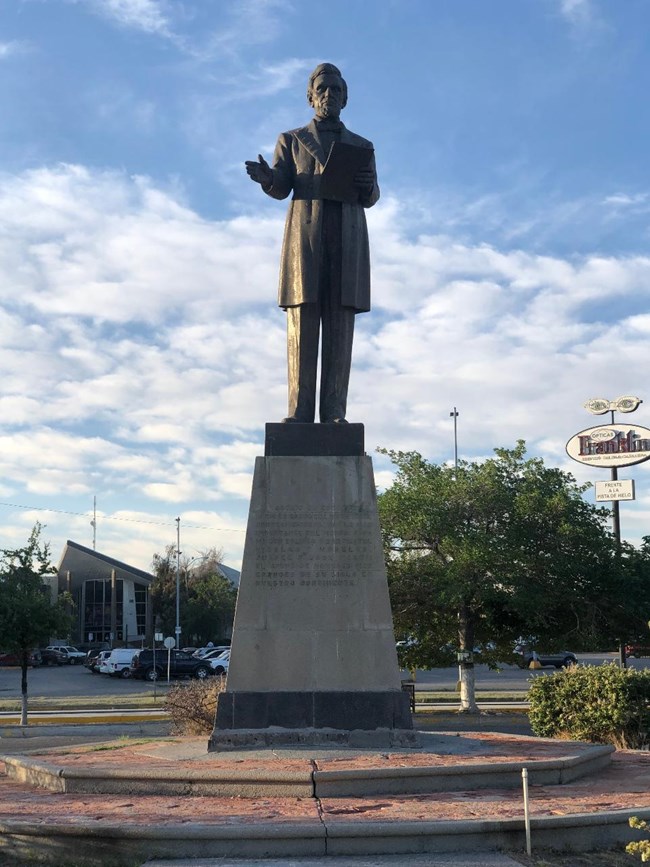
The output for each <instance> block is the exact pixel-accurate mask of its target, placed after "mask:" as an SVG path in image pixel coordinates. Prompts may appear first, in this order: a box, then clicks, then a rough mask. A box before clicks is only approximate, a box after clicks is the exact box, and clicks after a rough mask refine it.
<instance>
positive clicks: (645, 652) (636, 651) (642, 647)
mask: <svg viewBox="0 0 650 867" xmlns="http://www.w3.org/2000/svg"><path fill="white" fill-rule="evenodd" d="M625 655H626V656H634V657H636V659H639V658H640V657H642V656H650V645H648V644H643V643H641V642H639V643H634V644H626V645H625Z"/></svg>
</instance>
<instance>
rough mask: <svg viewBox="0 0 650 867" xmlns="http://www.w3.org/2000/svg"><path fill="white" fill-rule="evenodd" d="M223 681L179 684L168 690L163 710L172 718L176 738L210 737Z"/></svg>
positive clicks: (211, 678)
mask: <svg viewBox="0 0 650 867" xmlns="http://www.w3.org/2000/svg"><path fill="white" fill-rule="evenodd" d="M224 684H225V678H223V677H210V678H206V679H205V680H188V681H180V682H179V683H175V684H174V685H173V686H171V687H170V689H169V692H168V693H167V698H166V700H165V704H164V708H165V710H167V711H168V712H169V715H170V716H171V718H172V732H173V734H176V735H204V734H210V733H211V732H212V729H213V728H214V717H215V713H216V710H217V696H218V695H219V693H220V692H223V688H224Z"/></svg>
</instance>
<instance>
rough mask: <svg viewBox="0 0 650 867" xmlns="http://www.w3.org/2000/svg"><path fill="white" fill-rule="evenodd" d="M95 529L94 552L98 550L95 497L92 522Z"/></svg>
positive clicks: (94, 498)
mask: <svg viewBox="0 0 650 867" xmlns="http://www.w3.org/2000/svg"><path fill="white" fill-rule="evenodd" d="M90 526H91V527H92V528H93V551H95V550H96V549H97V497H96V496H95V497H93V519H92V521H91V522H90Z"/></svg>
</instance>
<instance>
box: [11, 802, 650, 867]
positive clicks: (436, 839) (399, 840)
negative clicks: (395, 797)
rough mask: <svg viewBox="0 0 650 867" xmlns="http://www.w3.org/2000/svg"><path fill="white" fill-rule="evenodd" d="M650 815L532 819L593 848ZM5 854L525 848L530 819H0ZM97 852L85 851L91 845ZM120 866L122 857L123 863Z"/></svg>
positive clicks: (569, 844)
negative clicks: (202, 821) (143, 821)
mask: <svg viewBox="0 0 650 867" xmlns="http://www.w3.org/2000/svg"><path fill="white" fill-rule="evenodd" d="M633 815H636V816H639V817H640V818H643V819H646V820H647V819H650V809H648V808H645V809H639V810H637V809H631V810H617V811H612V812H607V813H580V814H576V815H574V816H560V817H557V816H542V817H538V818H533V819H532V820H531V834H532V840H533V846H534V847H535V848H536V849H556V850H561V849H567V850H571V851H593V850H596V849H607V848H611V847H612V846H614V845H623V844H624V843H626V842H629V840H630V839H640V838H641V832H637V831H634V830H633V829H630V827H629V824H628V820H629V818H630V817H631V816H633ZM0 835H2V836H1V839H0V852H2V851H12V852H13V853H19V854H20V855H21V857H25V856H32V857H34V856H36V857H39V858H41V859H43V858H45V859H48V860H49V861H50V863H52V862H53V861H54V863H57V862H56V860H54V859H58V860H59V862H60V861H61V860H62V859H64V858H66V857H70V856H71V855H72V854H74V860H75V863H78V864H80V865H81V864H88V865H91V864H93V865H96V864H97V863H98V858H99V857H109V858H112V859H113V862H112V863H115V861H116V859H123V863H124V864H126V863H129V862H130V863H132V862H133V859H134V858H142V859H144V860H149V859H152V858H165V859H173V858H205V857H212V858H215V857H227V856H229V857H239V858H255V857H257V858H272V857H300V856H303V857H304V856H317V857H318V856H320V857H323V856H335V855H380V854H381V855H389V854H408V853H424V852H427V853H433V854H443V853H454V852H459V851H466V852H478V851H483V852H485V851H490V850H494V849H498V850H501V851H506V852H507V851H521V850H522V849H523V848H524V845H525V829H524V821H523V819H482V820H468V821H462V820H457V821H440V822H427V821H422V822H363V823H361V822H336V821H335V822H331V823H330V822H328V820H327V817H324V818H323V819H322V821H321V822H320V823H317V822H312V821H308V820H307V821H302V822H295V823H288V822H287V823H269V824H265V825H250V824H242V823H236V824H229V825H207V824H199V823H195V824H194V823H192V824H184V825H182V826H175V827H172V826H169V825H161V824H159V825H154V824H142V825H137V826H135V825H131V826H129V825H125V824H124V823H112V822H111V823H106V824H99V823H98V822H97V821H88V820H84V821H80V822H79V823H77V824H76V825H67V826H66V825H52V824H45V825H44V824H40V823H35V822H20V821H10V822H0ZM81 841H85V842H86V843H87V844H89V846H90V847H91V850H92V854H89V855H88V856H84V855H81V856H80V854H79V853H80V852H83V851H87V849H88V846H87V847H82V846H80V842H81ZM118 863H119V862H118Z"/></svg>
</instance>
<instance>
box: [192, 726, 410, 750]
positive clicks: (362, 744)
mask: <svg viewBox="0 0 650 867" xmlns="http://www.w3.org/2000/svg"><path fill="white" fill-rule="evenodd" d="M318 746H340V747H352V748H354V749H368V750H370V749H382V750H383V749H416V748H418V747H419V746H420V742H419V739H418V733H417V732H416V731H413V729H372V730H364V729H352V730H349V731H348V730H346V731H342V730H340V729H327V728H323V729H285V728H281V727H279V726H275V727H271V728H268V729H224V730H217V729H214V731H213V732H212V736H211V737H210V740H209V741H208V752H209V753H214V752H224V751H226V750H241V749H264V748H266V747H318Z"/></svg>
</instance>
